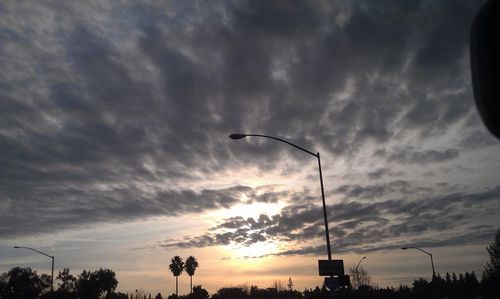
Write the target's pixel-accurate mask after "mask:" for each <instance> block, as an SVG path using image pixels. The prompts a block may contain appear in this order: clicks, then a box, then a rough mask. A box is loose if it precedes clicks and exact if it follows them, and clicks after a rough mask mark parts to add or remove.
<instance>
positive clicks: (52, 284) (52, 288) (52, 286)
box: [14, 246, 54, 294]
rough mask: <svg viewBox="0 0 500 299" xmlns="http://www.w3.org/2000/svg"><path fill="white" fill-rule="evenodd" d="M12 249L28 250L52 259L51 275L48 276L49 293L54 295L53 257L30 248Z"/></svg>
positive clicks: (17, 247) (18, 247)
mask: <svg viewBox="0 0 500 299" xmlns="http://www.w3.org/2000/svg"><path fill="white" fill-rule="evenodd" d="M14 248H16V249H20V248H24V249H28V250H31V251H34V252H37V253H40V254H43V255H45V256H47V257H49V258H51V259H52V273H51V275H50V293H51V294H53V293H54V256H53V255H49V254H46V253H45V252H41V251H39V250H36V249H34V248H31V247H24V246H14Z"/></svg>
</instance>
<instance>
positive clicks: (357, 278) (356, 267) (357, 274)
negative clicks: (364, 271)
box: [355, 256, 366, 288]
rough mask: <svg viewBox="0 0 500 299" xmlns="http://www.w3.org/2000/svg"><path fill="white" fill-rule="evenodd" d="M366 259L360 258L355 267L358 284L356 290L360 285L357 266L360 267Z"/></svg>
mask: <svg viewBox="0 0 500 299" xmlns="http://www.w3.org/2000/svg"><path fill="white" fill-rule="evenodd" d="M365 258H366V256H364V257H362V258H361V259H360V260H359V263H358V264H357V265H356V270H355V271H356V280H357V283H358V288H359V285H360V283H361V282H360V281H361V279H360V278H359V271H358V267H359V265H361V262H362V261H363V260H364V259H365Z"/></svg>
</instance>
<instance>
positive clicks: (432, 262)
mask: <svg viewBox="0 0 500 299" xmlns="http://www.w3.org/2000/svg"><path fill="white" fill-rule="evenodd" d="M401 249H403V250H406V249H417V250H420V251H422V252H423V253H425V254H427V255H428V256H430V257H431V266H432V278H434V277H435V276H436V271H435V270H434V261H433V260H432V253H430V252H427V251H425V250H423V249H420V248H418V247H413V246H412V247H401Z"/></svg>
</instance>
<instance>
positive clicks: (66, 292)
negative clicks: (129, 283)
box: [0, 267, 128, 299]
mask: <svg viewBox="0 0 500 299" xmlns="http://www.w3.org/2000/svg"><path fill="white" fill-rule="evenodd" d="M117 285H118V281H117V280H116V274H115V272H113V271H112V270H109V269H99V270H97V271H93V272H92V271H83V272H82V273H81V274H80V275H78V276H76V277H75V276H73V275H72V274H71V273H70V271H69V269H67V268H66V269H64V270H63V271H59V274H58V275H57V277H54V293H53V294H51V291H50V289H51V288H50V276H49V275H47V274H42V275H40V276H39V275H38V274H37V273H36V271H33V270H32V269H31V268H19V267H15V268H12V269H10V270H9V271H8V272H6V273H2V274H1V275H0V298H1V299H37V298H40V299H51V298H53V299H78V298H80V299H97V298H106V299H128V298H127V295H126V294H123V293H115V289H116V286H117Z"/></svg>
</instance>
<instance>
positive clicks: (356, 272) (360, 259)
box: [356, 256, 366, 273]
mask: <svg viewBox="0 0 500 299" xmlns="http://www.w3.org/2000/svg"><path fill="white" fill-rule="evenodd" d="M365 258H366V256H364V257H362V258H361V259H360V260H359V263H358V265H357V266H356V273H358V267H359V265H360V264H361V262H362V261H363V260H364V259H365Z"/></svg>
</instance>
